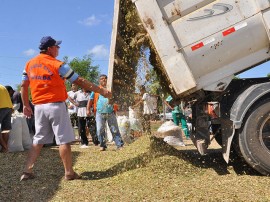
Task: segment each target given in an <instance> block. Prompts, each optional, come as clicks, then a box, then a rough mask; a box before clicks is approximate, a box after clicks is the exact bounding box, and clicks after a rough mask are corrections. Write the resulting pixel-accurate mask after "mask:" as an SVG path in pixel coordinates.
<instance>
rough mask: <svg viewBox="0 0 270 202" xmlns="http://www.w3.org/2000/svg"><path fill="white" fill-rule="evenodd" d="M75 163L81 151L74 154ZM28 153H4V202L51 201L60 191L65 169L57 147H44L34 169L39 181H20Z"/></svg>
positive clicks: (0, 186) (1, 189)
mask: <svg viewBox="0 0 270 202" xmlns="http://www.w3.org/2000/svg"><path fill="white" fill-rule="evenodd" d="M72 154H73V161H74V162H75V161H76V159H77V157H78V155H79V152H73V153H72ZM26 156H27V152H26V151H25V152H16V153H5V154H3V153H0V158H1V178H0V193H1V197H0V201H49V200H50V199H51V198H52V197H53V196H54V195H55V192H56V191H57V190H58V186H59V183H60V181H61V180H62V177H63V176H64V168H63V165H62V161H61V159H60V156H59V152H58V149H57V148H53V149H52V148H43V149H42V151H41V155H40V156H39V158H38V160H37V162H36V165H35V167H34V174H35V176H36V178H35V179H32V180H27V181H22V182H20V181H19V179H20V176H21V174H22V171H23V168H24V165H25V161H26Z"/></svg>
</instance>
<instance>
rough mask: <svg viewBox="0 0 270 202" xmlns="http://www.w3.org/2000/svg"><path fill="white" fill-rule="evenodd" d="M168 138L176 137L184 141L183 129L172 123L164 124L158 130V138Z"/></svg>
mask: <svg viewBox="0 0 270 202" xmlns="http://www.w3.org/2000/svg"><path fill="white" fill-rule="evenodd" d="M166 136H175V137H176V138H179V139H180V141H183V138H182V130H181V128H180V127H179V126H176V125H175V124H174V123H173V122H172V121H166V122H164V123H163V124H162V125H161V126H160V127H159V128H158V130H157V134H156V137H159V138H164V137H166Z"/></svg>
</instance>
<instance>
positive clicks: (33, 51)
mask: <svg viewBox="0 0 270 202" xmlns="http://www.w3.org/2000/svg"><path fill="white" fill-rule="evenodd" d="M36 53H37V51H35V50H34V49H28V50H26V51H24V52H23V54H24V55H26V56H33V55H35V54H36Z"/></svg>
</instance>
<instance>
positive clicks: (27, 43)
mask: <svg viewBox="0 0 270 202" xmlns="http://www.w3.org/2000/svg"><path fill="white" fill-rule="evenodd" d="M0 5H1V6H0V44H1V45H0V84H2V85H11V86H12V87H14V88H15V87H16V84H20V82H21V74H22V71H23V69H24V65H25V63H26V62H27V61H28V60H29V59H30V58H32V57H33V56H35V55H37V54H38V53H39V49H38V45H39V41H40V39H41V37H43V36H46V35H50V36H52V37H53V38H55V39H56V40H62V44H61V48H60V54H59V56H58V59H60V60H62V59H63V57H64V56H68V57H69V58H74V57H79V58H82V57H83V56H84V55H86V54H92V56H93V64H94V65H99V67H100V71H101V73H105V74H107V72H108V69H107V68H108V60H109V49H110V40H111V31H112V30H111V29H112V21H113V6H114V0H46V1H37V0H0ZM269 66H270V64H269V63H267V64H264V65H261V66H260V67H257V68H256V69H253V70H250V71H248V72H246V73H243V74H241V77H261V76H266V75H267V73H270V68H269Z"/></svg>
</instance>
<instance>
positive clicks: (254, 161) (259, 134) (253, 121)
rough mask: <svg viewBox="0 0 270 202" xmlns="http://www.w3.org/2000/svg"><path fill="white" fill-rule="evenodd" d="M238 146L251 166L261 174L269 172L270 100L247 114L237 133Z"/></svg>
mask: <svg viewBox="0 0 270 202" xmlns="http://www.w3.org/2000/svg"><path fill="white" fill-rule="evenodd" d="M239 147H240V151H241V153H242V155H243V157H244V159H245V160H246V162H247V163H248V164H249V165H250V166H251V167H253V168H254V169H255V170H257V171H258V172H260V173H261V174H263V175H269V174H270V100H266V101H264V102H262V103H261V104H260V105H257V107H256V108H254V109H253V111H252V112H251V113H250V114H249V117H248V118H247V120H246V122H245V125H244V127H243V129H242V131H241V133H240V134H239Z"/></svg>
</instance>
